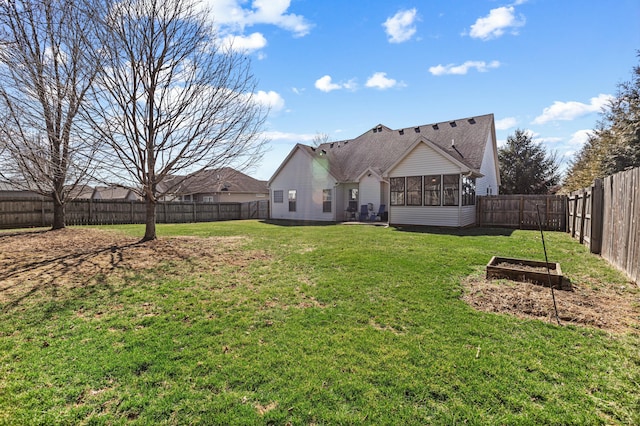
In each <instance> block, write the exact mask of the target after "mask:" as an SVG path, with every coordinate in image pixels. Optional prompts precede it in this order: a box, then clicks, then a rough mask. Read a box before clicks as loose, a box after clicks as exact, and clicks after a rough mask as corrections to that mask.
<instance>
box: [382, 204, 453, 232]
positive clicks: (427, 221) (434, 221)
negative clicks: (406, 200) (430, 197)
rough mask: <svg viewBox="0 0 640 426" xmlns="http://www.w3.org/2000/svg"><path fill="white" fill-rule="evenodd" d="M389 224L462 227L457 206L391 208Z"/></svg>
mask: <svg viewBox="0 0 640 426" xmlns="http://www.w3.org/2000/svg"><path fill="white" fill-rule="evenodd" d="M389 223H391V224H394V225H428V226H453V227H458V226H460V222H459V220H458V207H457V206H446V207H445V206H440V207H418V206H391V207H390V213H389Z"/></svg>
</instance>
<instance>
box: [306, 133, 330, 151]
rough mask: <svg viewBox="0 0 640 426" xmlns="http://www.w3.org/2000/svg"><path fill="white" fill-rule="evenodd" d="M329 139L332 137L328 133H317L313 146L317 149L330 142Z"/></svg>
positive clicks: (314, 136)
mask: <svg viewBox="0 0 640 426" xmlns="http://www.w3.org/2000/svg"><path fill="white" fill-rule="evenodd" d="M329 139H330V137H329V134H328V133H321V132H316V134H315V135H313V139H312V140H311V145H312V146H313V147H315V148H317V147H319V146H320V145H322V144H323V143H327V142H329Z"/></svg>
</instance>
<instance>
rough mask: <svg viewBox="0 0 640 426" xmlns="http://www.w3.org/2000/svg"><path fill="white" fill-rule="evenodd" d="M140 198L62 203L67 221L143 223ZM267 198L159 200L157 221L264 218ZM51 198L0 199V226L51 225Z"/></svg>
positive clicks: (95, 223) (83, 223)
mask: <svg viewBox="0 0 640 426" xmlns="http://www.w3.org/2000/svg"><path fill="white" fill-rule="evenodd" d="M145 212H146V205H145V203H144V202H142V201H113V200H74V201H71V202H68V203H67V204H66V206H65V213H66V214H65V223H66V224H67V225H113V224H127V223H144V222H145ZM268 218H269V201H268V200H260V201H252V202H248V203H185V202H161V203H158V205H157V207H156V222H157V223H185V222H215V221H221V220H241V219H268ZM52 223H53V202H52V201H51V200H50V199H47V198H21V199H20V198H14V199H0V228H21V227H31V226H51V224H52Z"/></svg>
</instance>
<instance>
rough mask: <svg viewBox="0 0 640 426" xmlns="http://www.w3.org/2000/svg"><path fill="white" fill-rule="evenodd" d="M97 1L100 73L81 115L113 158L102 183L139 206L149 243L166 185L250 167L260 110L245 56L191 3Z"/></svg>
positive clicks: (258, 146)
mask: <svg viewBox="0 0 640 426" xmlns="http://www.w3.org/2000/svg"><path fill="white" fill-rule="evenodd" d="M104 4H105V5H106V6H105V9H103V10H100V11H99V16H98V17H99V22H100V27H101V31H100V33H99V37H100V41H101V44H102V46H103V49H101V50H100V51H97V52H96V53H97V54H98V55H99V57H98V58H97V60H96V62H98V63H102V64H103V68H102V70H101V72H100V75H99V84H98V85H96V87H95V97H96V102H95V103H94V104H93V105H92V107H91V108H88V109H87V110H86V116H87V117H90V118H91V119H92V120H93V125H94V132H95V135H96V136H98V137H99V138H101V139H103V140H104V141H106V142H107V143H108V144H109V146H110V147H111V150H112V152H113V155H112V156H113V161H106V162H105V164H107V165H108V166H109V169H108V170H107V171H106V172H107V173H106V176H110V177H111V178H110V180H112V181H113V180H114V179H116V178H118V179H119V180H120V182H121V184H122V185H127V186H129V187H131V188H132V189H134V190H136V191H137V192H138V193H139V194H140V195H141V196H143V197H144V198H145V200H146V201H147V223H146V225H147V228H146V231H145V237H144V239H154V238H155V237H156V233H155V205H156V202H157V200H158V199H159V197H161V196H162V195H163V193H165V192H166V191H169V190H170V189H171V185H172V182H176V180H173V179H168V178H170V177H171V176H173V175H175V174H178V173H183V174H188V173H191V172H195V171H198V170H206V169H213V168H221V167H224V166H234V167H236V168H239V169H242V168H246V167H248V166H249V165H251V164H253V163H255V162H256V161H257V160H258V159H260V157H261V154H262V151H263V147H264V143H265V141H264V140H263V139H262V138H261V136H260V135H261V132H260V130H261V128H262V125H263V123H264V120H265V118H266V111H265V110H264V109H263V108H261V107H260V105H259V104H258V103H257V102H256V101H255V99H254V96H253V93H254V91H255V87H256V80H255V78H254V76H253V75H252V74H251V70H250V62H249V59H248V58H247V57H245V56H243V55H241V54H239V53H237V52H234V51H232V50H225V49H224V48H223V47H222V46H221V44H220V43H218V40H217V37H216V33H215V31H214V30H213V28H212V26H211V24H210V23H209V20H208V19H209V18H208V16H207V14H206V12H205V11H204V10H203V9H202V8H201V7H199V5H198V4H197V3H196V2H194V1H191V0H166V1H163V0H109V1H106V2H104ZM106 176H105V178H106Z"/></svg>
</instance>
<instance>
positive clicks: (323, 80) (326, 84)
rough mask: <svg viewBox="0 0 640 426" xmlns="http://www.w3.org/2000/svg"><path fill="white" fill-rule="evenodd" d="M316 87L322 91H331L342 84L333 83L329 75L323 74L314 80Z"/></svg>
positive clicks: (339, 87)
mask: <svg viewBox="0 0 640 426" xmlns="http://www.w3.org/2000/svg"><path fill="white" fill-rule="evenodd" d="M316 89H318V90H321V91H323V92H331V91H332V90H339V89H342V86H341V85H339V84H335V83H333V82H332V81H331V76H330V75H325V76H323V77H320V78H319V79H317V80H316Z"/></svg>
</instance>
